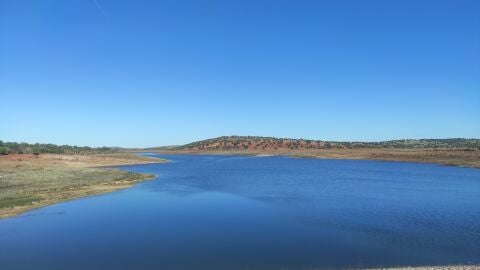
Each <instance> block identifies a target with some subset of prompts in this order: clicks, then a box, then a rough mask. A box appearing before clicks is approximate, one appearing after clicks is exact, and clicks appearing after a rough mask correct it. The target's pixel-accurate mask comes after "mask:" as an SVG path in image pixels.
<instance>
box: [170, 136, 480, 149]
mask: <svg viewBox="0 0 480 270" xmlns="http://www.w3.org/2000/svg"><path fill="white" fill-rule="evenodd" d="M360 148H367V149H371V148H390V149H456V150H480V139H464V138H454V139H419V140H392V141H383V142H335V141H320V140H306V139H289V138H274V137H256V136H223V137H218V138H213V139H207V140H202V141H197V142H193V143H189V144H185V145H182V146H176V147H172V148H170V150H189V151H235V150H243V151H260V152H263V151H282V150H288V151H290V150H315V149H360Z"/></svg>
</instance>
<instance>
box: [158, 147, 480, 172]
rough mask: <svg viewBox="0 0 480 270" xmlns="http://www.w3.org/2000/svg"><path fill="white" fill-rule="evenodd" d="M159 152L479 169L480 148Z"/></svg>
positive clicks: (162, 152)
mask: <svg viewBox="0 0 480 270" xmlns="http://www.w3.org/2000/svg"><path fill="white" fill-rule="evenodd" d="M152 152H154V153H158V154H174V155H175V154H198V155H241V156H258V157H266V156H288V157H292V158H316V159H345V160H376V161H394V162H413V163H428V164H437V165H442V166H457V167H464V168H477V169H480V151H462V150H445V149H402V150H396V149H395V150H393V149H348V150H345V149H333V150H324V151H302V150H300V151H265V152H262V151H241V150H239V151H222V150H219V151H188V150H165V151H158V150H157V151H152Z"/></svg>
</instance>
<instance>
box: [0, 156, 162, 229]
mask: <svg viewBox="0 0 480 270" xmlns="http://www.w3.org/2000/svg"><path fill="white" fill-rule="evenodd" d="M164 162H168V161H167V160H164V159H160V158H153V157H144V156H139V155H134V154H125V153H117V154H103V155H102V154H100V155H58V154H42V155H39V156H35V155H30V154H16V155H9V156H0V220H1V219H4V218H11V217H15V216H18V215H21V214H23V213H25V212H28V211H30V210H34V209H38V208H42V207H45V206H49V205H52V204H56V203H61V202H66V201H70V200H74V199H78V198H83V197H87V196H93V195H100V194H106V193H110V192H114V191H118V190H121V189H126V188H129V187H132V186H133V185H135V184H137V183H140V182H143V181H147V180H151V179H154V178H156V175H153V174H145V173H134V172H129V171H127V170H123V169H121V168H118V167H119V166H125V165H141V164H152V163H164Z"/></svg>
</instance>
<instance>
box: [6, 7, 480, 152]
mask: <svg viewBox="0 0 480 270" xmlns="http://www.w3.org/2000/svg"><path fill="white" fill-rule="evenodd" d="M0 3H1V4H0V101H1V105H0V139H1V140H4V141H26V142H51V143H57V144H77V145H91V146H101V145H107V146H127V147H134V146H136V147H144V146H157V145H169V144H182V143H187V142H190V141H193V140H199V139H205V138H209V137H215V136H221V135H232V134H237V135H264V136H277V137H295V138H298V137H302V138H310V139H324V140H361V141H376V140H387V139H401V138H448V137H470V138H471V137H475V138H479V137H480V1H476V0H472V1H461V0H452V1H439V0H432V1H420V0H415V1H406V0H399V1H383V0H382V1H341V0H340V1H333V0H329V1H321V0H318V1H293V0H292V1H248V0H239V1H230V0H223V1H198V0H192V1H181V0H180V1H179V0H176V1H138V0H136V1H133V0H132V1H118V0H76V1H75V0H41V1H39V0H31V1H27V0H11V1H6V0H0Z"/></svg>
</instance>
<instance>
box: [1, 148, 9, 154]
mask: <svg viewBox="0 0 480 270" xmlns="http://www.w3.org/2000/svg"><path fill="white" fill-rule="evenodd" d="M8 150H9V149H8V147H3V146H2V147H0V155H8Z"/></svg>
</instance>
